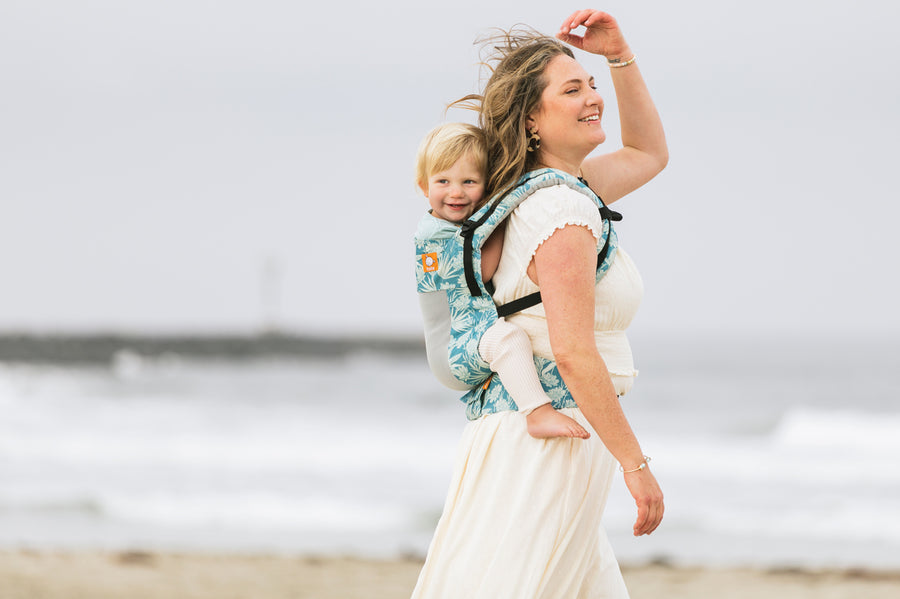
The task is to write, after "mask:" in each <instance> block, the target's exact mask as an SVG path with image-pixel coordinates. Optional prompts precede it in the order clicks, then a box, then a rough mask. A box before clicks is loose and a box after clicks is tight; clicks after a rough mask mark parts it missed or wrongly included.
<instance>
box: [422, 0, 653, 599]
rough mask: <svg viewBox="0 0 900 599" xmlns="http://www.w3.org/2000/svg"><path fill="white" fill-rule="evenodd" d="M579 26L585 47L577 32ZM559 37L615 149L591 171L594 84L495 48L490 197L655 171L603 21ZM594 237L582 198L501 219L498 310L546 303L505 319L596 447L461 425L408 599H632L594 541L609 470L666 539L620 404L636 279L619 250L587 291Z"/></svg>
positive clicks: (642, 101) (556, 193)
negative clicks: (557, 174) (592, 67)
mask: <svg viewBox="0 0 900 599" xmlns="http://www.w3.org/2000/svg"><path fill="white" fill-rule="evenodd" d="M582 25H583V26H585V27H586V31H585V33H584V35H583V36H577V35H574V34H572V33H571V32H572V31H573V30H574V29H575V28H577V27H579V26H582ZM557 37H558V38H559V39H560V40H563V41H565V42H567V43H569V44H571V45H573V46H575V47H577V48H580V49H582V50H585V51H587V52H590V53H593V54H599V55H602V56H605V57H606V58H607V61H608V63H609V66H610V71H611V76H612V81H613V85H614V87H615V91H616V96H617V99H618V104H619V112H620V119H621V127H622V141H623V145H624V147H623V148H622V149H620V150H618V151H616V152H613V153H611V154H606V155H602V156H597V157H592V158H590V159H587V156H588V154H589V153H590V152H591V151H593V150H594V149H595V148H596V146H597V145H599V144H600V143H602V142H603V141H604V140H605V137H606V135H605V133H604V132H603V129H602V128H601V126H600V116H601V114H602V111H603V100H602V99H601V98H600V96H599V95H598V94H597V93H596V91H595V90H594V89H593V78H592V77H591V76H590V75H589V74H588V73H587V72H586V71H585V70H584V68H582V67H581V66H580V65H579V64H578V63H577V62H576V61H575V60H574V58H573V56H572V53H571V50H569V49H568V48H567V47H566V46H564V45H563V44H561V43H559V42H558V41H556V40H554V39H552V38H548V37H543V36H535V35H533V34H532V35H526V36H521V35H513V34H510V35H509V36H506V37H505V38H504V42H505V44H504V45H500V44H497V43H496V42H497V40H492V44H494V45H495V46H496V47H497V48H498V51H499V54H500V55H499V56H498V58H497V63H496V65H495V68H494V71H493V74H492V76H491V79H490V80H489V81H488V83H487V85H486V86H485V89H484V94H483V96H482V97H481V98H480V99H481V113H480V124H481V126H482V128H483V129H484V131H485V134H486V136H487V139H488V144H489V160H490V168H491V172H490V180H489V189H490V190H491V193H495V192H500V191H504V190H507V189H509V188H510V187H511V186H512V185H513V184H514V183H515V181H516V180H517V179H518V178H519V177H520V176H521V175H522V174H524V173H526V172H528V171H531V170H534V169H537V168H546V167H549V168H554V169H559V170H562V171H565V172H567V173H570V174H572V175H576V176H583V177H584V178H585V179H586V180H587V181H588V182H589V183H590V185H591V187H592V188H593V189H594V190H595V191H596V192H597V193H598V194H599V195H600V197H602V198H603V199H604V200H605V201H606V202H607V203H610V202H614V201H615V200H617V199H619V198H621V197H622V196H624V195H625V194H627V193H628V192H630V191H632V190H634V189H636V188H638V187H640V186H641V185H643V184H644V183H646V182H647V181H649V180H650V179H651V178H652V177H653V176H655V175H656V174H657V173H658V172H659V171H660V170H662V168H664V166H665V164H666V162H667V160H668V153H667V149H666V142H665V136H664V134H663V130H662V124H661V123H660V120H659V117H658V115H657V113H656V109H655V107H654V105H653V102H652V100H651V99H650V96H649V94H648V92H647V88H646V86H645V84H644V81H643V79H642V77H641V74H640V72H639V70H638V68H637V64H636V63H635V60H634V56H633V54H632V53H631V50H630V49H629V47H628V45H627V43H626V42H625V39H624V37H623V36H622V33H621V31H620V30H619V27H618V25H617V23H616V21H615V20H614V19H613V18H612V17H611V16H609V15H607V14H605V13H602V12H599V11H594V10H584V11H579V12H576V13H575V14H573V15H572V16H571V17H569V19H567V20H566V21H565V23H564V24H563V27H562V29H561V31H560V33H559V34H558V35H557ZM600 227H602V222H601V220H600V216H599V214H598V212H597V209H596V207H595V206H594V205H593V204H592V203H591V201H590V200H588V199H587V198H585V197H584V196H582V195H581V194H579V193H578V192H574V191H571V190H569V189H568V188H566V187H564V186H558V187H551V188H547V189H542V190H540V191H538V192H536V193H534V194H533V195H532V196H530V197H529V198H528V199H526V200H525V201H524V202H523V203H522V204H521V205H520V206H519V208H518V209H517V210H516V211H515V212H514V213H513V214H512V215H511V216H510V217H509V220H508V222H507V226H506V231H505V237H504V248H503V256H502V258H501V262H500V266H499V268H498V270H497V273H496V274H495V276H494V284H495V286H496V293H495V294H494V299H495V301H497V302H498V303H504V302H506V301H509V300H511V299H514V298H516V297H521V296H523V295H526V294H527V293H531V292H532V291H534V290H536V289H538V288H539V289H540V291H541V296H542V300H543V303H542V305H538V306H536V307H534V308H529V309H528V310H526V311H524V312H522V313H519V314H516V315H514V316H511V317H509V320H510V321H511V322H514V323H516V324H518V325H519V326H521V327H522V328H524V329H525V331H526V332H527V333H528V334H529V337H530V338H531V340H532V343H533V345H534V349H535V354H537V355H539V356H542V357H546V358H552V359H555V361H556V363H557V366H558V368H559V371H560V374H561V375H562V378H563V380H564V382H565V384H566V386H567V387H568V389H569V391H570V392H571V394H572V396H573V397H574V399H575V402H576V403H577V406H578V407H570V408H563V411H564V413H566V414H567V415H569V416H571V417H572V418H575V419H576V420H577V421H579V422H580V423H582V424H583V425H585V426H586V425H587V424H590V426H592V427H593V428H594V430H595V431H596V432H597V435H595V436H592V437H591V438H590V439H587V440H581V439H552V440H544V441H538V440H535V439H532V438H531V437H529V436H528V434H527V432H526V430H525V426H524V419H523V418H521V416H520V415H519V414H517V413H516V412H500V413H495V414H489V415H487V416H483V417H481V418H479V419H478V420H475V421H473V422H471V423H469V425H468V426H467V427H466V429H465V432H464V434H463V439H462V442H461V447H460V453H459V455H458V456H457V462H456V468H455V471H454V475H453V481H452V483H451V488H450V492H449V495H448V498H447V502H446V504H445V506H444V512H443V515H442V516H441V520H440V522H439V523H438V527H437V530H436V532H435V536H434V539H433V541H432V544H431V547H430V548H429V552H428V558H427V560H426V563H425V565H424V567H423V569H422V572H421V574H420V576H419V581H418V584H417V585H416V590H415V591H414V592H413V597H414V598H415V599H429V598H455V597H460V598H467V599H468V598H485V599H487V598H491V599H496V598H501V599H503V598H510V599H522V598H532V597H534V598H537V597H540V598H542V599H549V598H560V599H563V598H565V599H571V598H577V597H627V596H628V593H627V590H626V589H625V585H624V582H623V581H622V577H621V574H620V572H619V568H618V564H617V563H616V560H615V556H614V555H613V554H612V551H611V549H610V546H609V543H608V541H607V540H606V536H605V533H604V532H603V530H602V528H601V527H600V517H601V515H602V512H603V508H604V506H605V503H606V498H607V494H608V492H609V488H610V485H611V482H612V477H613V476H614V475H615V471H616V468H617V466H618V468H619V469H620V470H621V471H623V472H624V474H623V476H624V477H625V483H626V485H627V487H628V489H629V491H630V492H631V494H632V496H633V497H634V500H635V502H636V505H637V510H638V515H637V520H636V522H635V524H634V534H635V535H636V536H637V535H644V534H650V533H651V532H653V531H654V530H655V529H656V527H657V526H658V525H659V523H660V521H661V519H662V516H663V497H662V492H661V491H660V488H659V485H658V484H657V482H656V479H655V478H654V476H653V474H652V473H651V472H650V469H649V467H648V464H647V461H648V458H646V457H645V456H644V455H643V453H642V451H641V447H640V445H639V443H638V441H637V439H636V437H635V435H634V434H633V432H632V431H631V428H630V426H629V424H628V421H627V420H626V418H625V416H624V414H623V412H622V409H621V406H620V404H619V399H618V396H619V395H622V394H624V393H625V392H627V391H628V390H629V389H630V387H631V380H632V378H633V377H634V374H635V371H634V368H633V363H632V360H631V350H630V347H629V345H628V341H627V339H626V338H625V335H624V329H625V328H626V327H627V325H628V323H629V322H630V320H631V318H632V316H633V314H634V311H635V309H636V308H637V303H638V302H639V301H640V296H641V293H642V288H641V282H640V277H639V275H638V274H637V271H636V270H635V268H634V265H633V263H632V262H631V259H630V258H629V257H628V255H627V254H626V253H625V252H624V251H622V250H621V247H620V248H619V252H618V253H617V254H616V257H615V261H614V262H613V264H612V266H611V267H610V269H609V272H608V273H607V274H606V276H604V277H603V278H602V279H601V281H600V282H599V283H596V284H595V269H596V266H597V249H598V247H597V246H598V239H599V238H600ZM598 437H599V439H598Z"/></svg>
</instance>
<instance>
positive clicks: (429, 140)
mask: <svg viewBox="0 0 900 599" xmlns="http://www.w3.org/2000/svg"><path fill="white" fill-rule="evenodd" d="M463 156H471V157H472V159H473V160H474V161H475V164H477V165H478V168H479V169H480V171H481V176H482V177H485V178H486V176H487V148H486V145H485V140H484V134H483V133H482V131H481V129H479V128H478V127H476V126H475V125H469V124H468V123H444V124H443V125H438V126H437V127H435V128H434V129H432V130H431V131H429V132H428V134H427V135H426V136H425V138H424V139H423V140H422V143H421V144H419V151H418V152H416V185H418V186H419V188H420V189H421V190H422V191H427V190H428V178H429V177H430V176H431V175H432V174H434V173H439V172H441V171H445V170H447V169H449V168H450V167H452V166H453V165H454V164H455V163H456V161H457V160H459V159H460V158H462V157H463Z"/></svg>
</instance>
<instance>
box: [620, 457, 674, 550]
mask: <svg viewBox="0 0 900 599" xmlns="http://www.w3.org/2000/svg"><path fill="white" fill-rule="evenodd" d="M625 486H627V487H628V491H629V492H630V493H631V496H632V497H634V502H635V503H636V504H637V508H638V515H637V521H635V523H634V536H636V537H639V536H641V535H649V534H650V533H651V532H653V531H654V530H656V527H657V526H659V523H660V522H662V518H663V512H664V511H665V505H664V504H663V494H662V490H661V489H660V488H659V483H657V482H656V477H655V476H653V473H652V472H650V469H649V468H644V469H643V470H638V471H636V472H626V473H625Z"/></svg>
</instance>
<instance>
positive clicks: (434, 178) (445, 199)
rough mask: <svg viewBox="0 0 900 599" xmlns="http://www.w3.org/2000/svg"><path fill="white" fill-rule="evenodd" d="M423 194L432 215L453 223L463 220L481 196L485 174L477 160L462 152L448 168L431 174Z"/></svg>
mask: <svg viewBox="0 0 900 599" xmlns="http://www.w3.org/2000/svg"><path fill="white" fill-rule="evenodd" d="M425 195H426V196H428V203H429V204H430V205H431V214H433V215H434V216H436V217H437V218H442V219H444V220H449V221H450V222H454V223H458V222H462V221H464V220H465V219H467V218H468V217H469V215H471V214H472V213H473V212H474V211H475V205H476V204H477V203H478V202H479V201H480V200H481V196H483V195H484V177H483V175H482V173H481V169H480V168H478V163H477V162H476V161H475V160H473V159H472V157H471V156H469V155H465V156H463V157H462V158H460V159H459V160H457V161H456V162H454V163H453V166H451V167H450V168H448V169H447V170H443V171H441V172H438V173H432V175H431V176H430V177H428V189H427V190H425Z"/></svg>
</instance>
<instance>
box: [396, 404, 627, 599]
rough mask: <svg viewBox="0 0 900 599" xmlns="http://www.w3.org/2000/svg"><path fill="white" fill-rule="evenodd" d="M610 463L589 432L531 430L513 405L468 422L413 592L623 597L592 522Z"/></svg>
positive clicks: (507, 598) (470, 598)
mask: <svg viewBox="0 0 900 599" xmlns="http://www.w3.org/2000/svg"><path fill="white" fill-rule="evenodd" d="M561 411H562V412H563V413H565V414H567V415H568V416H571V417H572V418H575V419H576V420H578V421H579V422H580V423H581V425H582V426H584V427H585V428H586V429H588V430H590V431H592V430H593V429H591V428H590V425H588V423H587V421H586V420H585V419H584V417H583V416H582V415H581V412H580V410H577V409H565V410H561ZM615 471H616V462H615V460H614V458H613V457H612V455H611V454H610V453H609V451H608V450H607V449H606V447H605V446H604V445H603V443H602V442H601V441H600V439H599V438H598V436H597V434H596V433H593V432H592V434H591V438H590V439H588V440H586V441H585V440H580V439H550V440H539V439H534V438H532V437H531V436H529V435H528V432H527V431H526V428H525V416H524V415H522V414H520V413H518V412H504V413H500V414H491V415H489V416H484V417H483V418H481V419H479V420H476V421H474V422H470V423H469V424H468V425H467V426H466V428H465V430H464V431H463V437H462V440H461V441H460V446H459V450H458V453H457V457H456V464H455V466H454V471H453V478H452V481H451V484H450V490H449V492H448V494H447V501H446V503H445V504H444V511H443V514H442V515H441V519H440V521H439V522H438V525H437V530H436V531H435V534H434V538H433V539H432V541H431V546H430V547H429V549H428V557H427V559H426V560H425V565H424V566H423V568H422V572H421V573H420V574H419V580H418V583H417V584H416V588H415V590H414V591H413V595H412V597H413V599H581V598H584V599H587V598H590V599H597V598H603V599H606V598H615V599H627V597H628V591H627V590H626V589H625V583H624V581H623V580H622V574H621V572H620V571H619V565H618V563H617V562H616V558H615V556H614V555H613V552H612V548H611V547H610V545H609V541H608V540H607V538H606V533H605V532H604V531H603V529H602V528H601V526H600V518H601V516H602V515H603V509H604V507H605V505H606V499H607V497H608V495H609V488H610V485H611V483H612V479H613V476H614V474H615Z"/></svg>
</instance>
